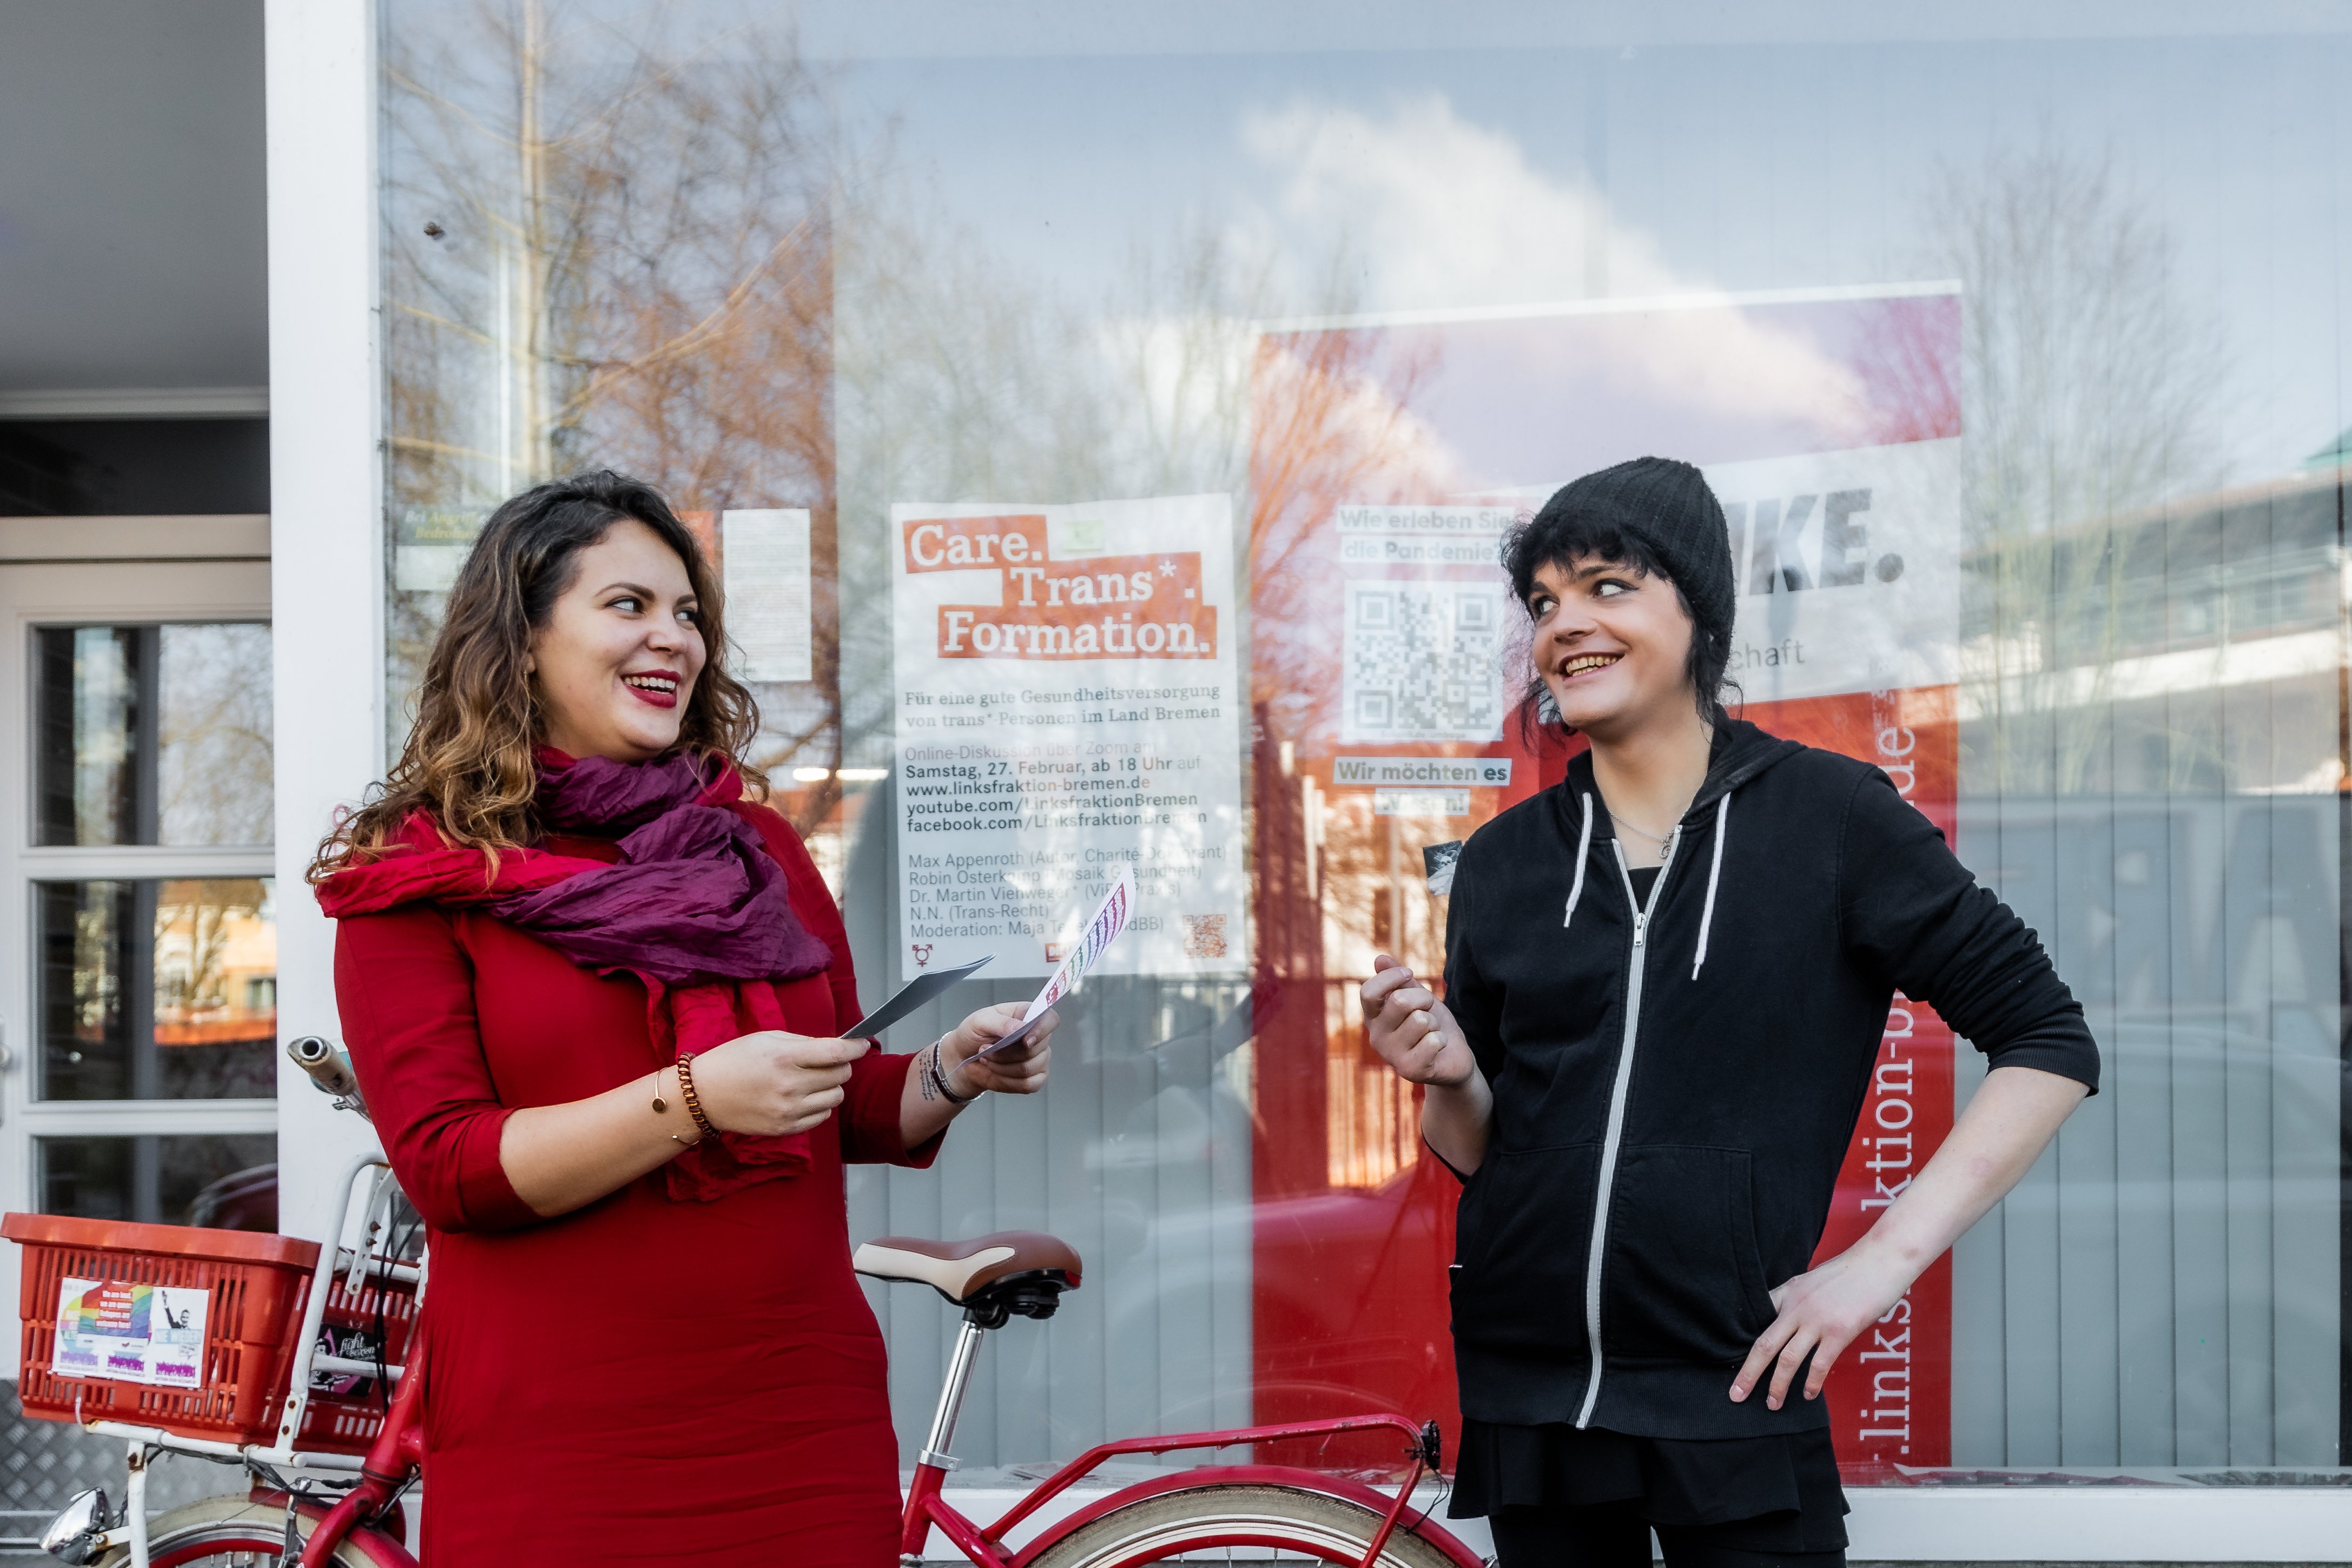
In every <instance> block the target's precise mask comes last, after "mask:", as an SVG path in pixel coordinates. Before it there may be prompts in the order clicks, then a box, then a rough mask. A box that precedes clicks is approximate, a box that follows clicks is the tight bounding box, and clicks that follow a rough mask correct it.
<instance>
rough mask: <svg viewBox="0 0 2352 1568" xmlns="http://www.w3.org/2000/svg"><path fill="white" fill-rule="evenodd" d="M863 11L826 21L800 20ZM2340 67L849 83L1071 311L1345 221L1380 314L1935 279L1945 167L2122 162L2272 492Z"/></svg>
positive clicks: (2104, 51)
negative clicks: (1931, 208)
mask: <svg viewBox="0 0 2352 1568" xmlns="http://www.w3.org/2000/svg"><path fill="white" fill-rule="evenodd" d="M917 9H918V8H908V9H905V10H903V11H898V12H894V13H892V14H894V15H900V16H914V15H916V14H917ZM2174 9H2175V10H2178V9H2179V8H2174ZM921 14H922V15H924V16H929V12H927V11H926V12H922V13H921ZM997 15H998V16H1001V15H1002V14H1001V13H1000V14H997ZM1036 15H1038V16H1043V15H1045V13H1043V12H1039V13H1036ZM2189 15H2191V16H2193V15H2195V13H2193V12H2192V13H2189ZM2210 16H2212V17H2213V18H2215V19H2216V20H2217V21H2218V20H2219V19H2220V18H2221V16H2223V13H2222V11H2221V9H2220V8H2218V7H2217V8H2213V9H2212V10H2211V12H2210ZM2158 20H2160V21H2163V22H2165V23H2166V25H2168V26H2179V25H2180V17H2179V16H2176V15H2174V12H2173V11H2164V12H2161V13H2158ZM1486 21H1487V24H1488V25H1487V26H1486V31H1487V33H1488V34H1489V36H1492V35H1493V34H1495V33H1496V31H1497V30H1500V31H1504V32H1507V31H1508V30H1509V28H1508V26H1507V24H1503V23H1496V21H1495V19H1494V14H1493V13H1487V14H1486ZM1035 25H1037V26H1041V27H1042V26H1043V24H1042V23H1040V24H1035ZM847 26H849V25H848V24H845V23H842V22H841V21H840V19H839V17H838V16H837V15H836V14H835V13H831V12H828V11H827V10H825V9H824V8H819V10H818V11H816V12H815V13H814V14H813V15H812V18H811V20H810V23H809V25H808V36H809V37H810V38H811V40H812V43H813V45H814V47H825V46H826V45H827V43H828V42H839V41H841V40H842V39H844V38H845V37H848V36H849V34H848V32H845V27H847ZM878 26H881V23H880V22H878V21H868V22H865V23H860V24H856V26H855V29H853V30H863V31H866V33H867V36H868V37H872V36H875V35H874V34H873V33H872V31H871V29H874V28H877V27H878ZM1011 26H1016V27H1017V26H1019V24H1018V23H1014V24H1011ZM1300 30H1301V31H1306V30H1307V29H1306V28H1301V29H1300ZM1321 31H1322V36H1321V37H1316V38H1314V39H1313V40H1311V41H1314V42H1318V43H1321V42H1326V41H1328V40H1329V39H1331V38H1336V37H1341V36H1343V29H1341V28H1340V27H1339V26H1337V25H1336V24H1335V25H1334V26H1330V27H1329V28H1328V29H1322V30H1321ZM953 42H954V40H953V39H952V38H950V46H952V44H953ZM967 42H971V43H976V40H967ZM1176 42H1177V43H1178V44H1181V39H1179V40H1176ZM1294 42H1295V40H1294ZM989 44H990V47H996V48H1002V49H1005V50H1008V51H1012V50H1017V49H1019V48H1020V47H1024V46H1022V45H1021V44H1020V42H1019V41H1018V39H1017V37H1005V36H1004V34H1003V31H1002V30H1001V29H1000V30H998V31H997V32H996V33H995V35H994V36H993V37H992V39H991V40H990V41H989ZM1049 47H1051V46H1049ZM2347 64H2352V60H2347V45H2346V41H2345V39H2344V38H2343V37H2341V36H2335V37H2330V36H2319V37H2281V38H2264V37H2225V38H2210V37H2172V38H2164V39H2156V40H2125V41H2120V42H2107V41H2098V40H2082V39H2075V40H2061V41H2043V42H2013V43H1982V42H1960V43H1949V44H1922V43H1900V44H1858V45H1837V44H1805V45H1801V46H1750V47H1687V46H1686V47H1660V48H1646V47H1645V48H1640V49H1633V50H1615V49H1610V50H1599V51H1595V50H1591V49H1567V48H1548V47H1535V48H1510V47H1497V48H1492V49H1482V50H1441V49H1428V50H1417V51H1402V50H1401V51H1391V52H1382V53H1358V54H1335V53H1266V54H1223V55H1202V54H1195V55H1184V54H1149V55H1135V56H1127V57H1105V56H1097V57H1067V56H1057V57H1045V58H1037V57H1003V56H996V57H984V58H962V59H905V58H901V59H888V60H881V61H875V62H871V63H868V64H866V65H863V66H859V67H856V68H854V69H853V70H852V71H851V72H850V74H849V76H848V78H847V81H848V84H849V88H850V99H851V101H852V103H853V105H854V106H856V107H857V108H859V109H863V110H876V111H881V112H884V113H887V115H889V116H891V117H893V118H894V119H895V122H896V134H895V145H896V149H897V153H898V162H899V165H900V168H901V169H902V171H903V172H907V173H908V174H911V175H914V176H916V177H917V178H919V179H920V180H922V181H924V182H925V183H926V184H927V187H928V191H927V199H929V198H934V197H935V198H936V200H937V201H938V202H939V203H940V204H941V206H942V215H943V216H944V217H946V218H948V219H950V220H951V221H954V222H957V223H960V224H961V225H966V226H967V227H968V229H969V231H970V232H971V234H972V235H974V236H976V237H977V238H979V239H981V240H982V241H983V242H984V243H985V245H986V246H987V247H988V248H989V249H990V250H991V251H992V252H993V253H995V254H996V255H998V256H1002V257H1003V258H1004V259H1006V260H1008V261H1010V262H1012V263H1013V264H1014V265H1015V266H1016V267H1020V268H1022V269H1024V270H1026V271H1028V272H1030V273H1032V274H1034V275H1035V276H1037V277H1042V278H1045V279H1047V280H1050V281H1051V282H1052V283H1054V284H1055V285H1056V286H1058V291H1060V292H1062V293H1063V294H1064V296H1065V297H1066V298H1074V299H1081V300H1083V299H1090V298H1108V296H1110V295H1111V294H1112V293H1113V292H1114V291H1115V290H1116V289H1117V288H1118V286H1119V284H1120V283H1121V282H1122V281H1123V280H1124V279H1125V277H1127V276H1128V272H1129V267H1130V265H1131V258H1132V256H1134V255H1135V253H1136V251H1137V248H1138V247H1139V246H1146V245H1154V244H1158V245H1161V246H1166V245H1167V244H1168V242H1169V241H1170V240H1171V238H1172V237H1173V236H1174V235H1177V234H1179V233H1181V232H1182V231H1184V230H1186V229H1188V228H1191V229H1195V230H1198V229H1203V228H1205V229H1207V230H1209V231H1211V232H1215V233H1220V234H1223V235H1225V236H1226V237H1227V238H1228V239H1229V240H1231V241H1233V242H1234V244H1235V246H1237V247H1238V248H1239V249H1240V250H1242V251H1243V252H1244V253H1247V252H1249V251H1251V250H1253V249H1255V250H1257V251H1259V252H1261V253H1265V252H1270V253H1271V254H1272V255H1273V256H1274V257H1275V263H1276V266H1275V273H1276V278H1277V279H1278V280H1282V281H1286V282H1287V283H1288V285H1289V286H1290V295H1291V300H1292V302H1293V308H1297V303H1296V302H1297V301H1299V300H1301V299H1303V298H1306V297H1307V295H1308V293H1309V290H1310V288H1311V285H1312V283H1313V281H1314V280H1315V278H1316V277H1317V272H1318V267H1321V266H1323V265H1325V264H1326V263H1327V262H1328V257H1329V256H1330V254H1331V252H1332V249H1333V247H1334V246H1335V245H1336V244H1337V243H1338V242H1339V240H1340V239H1341V238H1342V236H1343V234H1344V235H1345V237H1346V238H1347V239H1348V240H1349V243H1350V244H1351V245H1352V246H1353V248H1354V250H1355V252H1356V254H1357V258H1358V260H1359V261H1360V264H1361V265H1360V267H1359V268H1357V269H1356V270H1355V271H1354V272H1353V274H1352V276H1351V281H1352V282H1353V283H1354V284H1355V285H1356V286H1357V287H1358V288H1359V289H1360V296H1359V302H1360V303H1361V304H1363V305H1364V306H1367V307H1370V308H1449V307H1459V306H1465V305H1474V306H1475V305H1494V304H1503V303H1512V302H1527V301H1531V300H1539V299H1559V298H1577V297H1580V296H1581V295H1583V294H1584V293H1586V291H1587V281H1588V278H1591V279H1592V280H1594V281H1599V280H1600V278H1601V276H1602V275H1603V274H1605V275H1606V277H1607V284H1606V287H1608V289H1609V291H1610V292H1612V293H1616V294H1620V295H1622V294H1625V293H1628V292H1657V291H1664V287H1675V288H1692V287H1721V288H1729V289H1736V290H1743V291H1744V290H1752V289H1767V288H1789V287H1820V286H1825V285H1853V284H1879V283H1885V282H1890V281H1897V280H1909V279H1918V278H1922V277H1934V276H1937V275H1938V273H1939V272H1940V271H1942V270H1948V269H1943V268H1938V267H1937V266H1936V265H1935V263H1934V261H1933V258H1932V256H1930V255H1929V254H1928V252H1927V245H1926V240H1927V224H1928V221H1929V219H1930V217H1931V214H1930V213H1929V212H1928V210H1927V209H1928V204H1929V193H1930V191H1931V190H1932V188H1933V186H1934V183H1935V180H1936V178H1937V172H1938V170H1939V169H1940V168H1942V167H1944V166H1945V165H1947V164H1948V165H1952V166H1956V167H1958V168H1960V169H1962V170H1967V169H1970V168H1975V167H1979V166H1980V164H1981V161H1982V159H1983V157H1984V155H1985V153H1986V152H1988V151H1989V150H1991V149H1995V148H2010V149H2017V148H2024V149H2031V148H2033V147H2036V146H2039V145H2042V144H2043V143H2044V142H2045V141H2046V143H2047V144H2048V145H2050V146H2052V147H2053V148H2056V149H2059V150H2062V151H2064V152H2068V153H2070V154H2071V155H2073V156H2074V157H2076V158H2078V159H2082V160H2086V161H2095V160H2096V159H2098V158H2099V157H2101V156H2102V155H2111V156H2112V159H2113V167H2114V170H2115V172H2116V174H2117V175H2118V176H2119V177H2120V180H2121V183H2123V185H2124V186H2125V188H2126V189H2127V190H2129V191H2132V192H2134V193H2137V195H2139V196H2140V197H2141V198H2142V199H2143V200H2144V202H2145V204H2146V210H2147V212H2148V213H2149V214H2151V215H2153V216H2155V217H2157V218H2158V219H2159V220H2160V221H2161V222H2162V223H2163V224H2164V225H2166V226H2167V227H2168V229H2169V231H2170V233H2171V234H2172V235H2173V236H2174V237H2175V238H2176V240H2177V241H2178V243H2179V263H2180V276H2181V277H2182V278H2183V280H2184V282H2185V284H2186V285H2187V286H2188V287H2189V289H2190V290H2192V291H2193V292H2195V293H2197V294H2198V295H2200V296H2201V297H2202V298H2205V299H2206V300H2207V301H2209V302H2210V304H2211V306H2212V307H2213V308H2215V309H2216V310H2217V312H2218V314H2219V315H2220V317H2221V321H2222V325H2223V326H2224V328H2225V329H2226V331H2227V333H2228V335H2229V338H2230V340H2231V347H2232V350H2234V361H2235V385H2234V386H2233V387H2232V388H2231V391H2230V395H2229V397H2228V399H2227V404H2228V406H2227V407H2226V408H2225V409H2223V410H2222V412H2221V423H2222V424H2223V427H2224V429H2225V431H2226V433H2227V435H2228V437H2229V439H2230V440H2231V444H2232V450H2233V452H2234V454H2235V456H2236V462H2237V465H2238V469H2239V472H2240V474H2241V476H2252V475H2256V474H2260V473H2265V472H2271V471H2274V470H2276V469H2278V468H2281V467H2284V466H2291V465H2293V464H2294V463H2295V462H2297V461H2299V460H2300V459H2301V458H2302V457H2303V456H2305V455H2307V454H2309V453H2310V452H2312V451H2314V450H2315V449H2316V448H2318V447H2320V446H2321V445H2323V444H2326V442H2327V441H2328V440H2329V438H2331V437H2332V436H2333V435H2334V434H2336V431H2338V430H2339V429H2341V428H2342V427H2343V426H2344V424H2345V423H2347V414H2346V412H2345V407H2344V399H2343V397H2342V394H2341V389H2340V386H2339V379H2338V374H2337V370H2336V366H2337V363H2338V361H2339V360H2340V359H2341V357H2342V350H2343V349H2344V348H2345V346H2346V344H2345V339H2346V337H2347V333H2346V331H2345V329H2344V324H2343V321H2342V319H2341V317H2340V312H2339V311H2338V308H2337V300H2336V295H2337V286H2336V279H2337V276H2338V274H2339V272H2340V271H2341V263H2340V261H2339V259H2338V256H2339V252H2338V250H2337V242H2336V215H2335V214H2336V207H2337V205H2338V193H2339V191H2340V189H2341V185H2342V181H2343V179H2344V176H2343V175H2341V174H2339V172H2338V169H2339V168H2340V167H2341V166H2342V165H2343V164H2344V163H2345V162H2346V159H2345V156H2344V154H2345V152H2346V151H2347V142H2352V134H2347V116H2346V114H2345V111H2344V110H2343V109H2342V108H2341V107H2340V106H2339V102H2338V99H2339V96H2340V95H2339V94H2338V93H2337V90H2336V85H2337V84H2338V83H2339V82H2340V81H2341V79H2342V78H2343V76H2344V71H2345V68H2346V66H2347ZM1588 181H1590V182H1591V184H1590V185H1588V184H1587V182H1588ZM1595 188H1597V189H1598V190H1600V191H1601V192H1604V193H1605V200H1604V201H1603V202H1601V203H1600V204H1595V203H1594V201H1593V200H1592V198H1591V194H1590V192H1591V191H1592V190H1593V189H1595ZM1596 217H1597V219H1598V221H1601V222H1603V223H1605V224H1606V225H1607V227H1606V231H1605V232H1606V235H1607V240H1608V243H1607V244H1606V245H1605V246H1598V245H1596V244H1595V243H1594V241H1593V237H1592V229H1591V225H1592V224H1593V223H1594V222H1595V221H1596ZM1662 286H1663V287H1662Z"/></svg>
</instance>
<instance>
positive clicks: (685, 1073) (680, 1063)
mask: <svg viewBox="0 0 2352 1568" xmlns="http://www.w3.org/2000/svg"><path fill="white" fill-rule="evenodd" d="M677 1092H678V1095H679V1097H680V1098H682V1099H684V1100H685V1102H686V1113H687V1114H688V1115H689V1116H691V1117H693V1118H694V1124H695V1126H696V1127H697V1128H698V1129H699V1130H700V1131H701V1133H702V1135H703V1136H704V1137H706V1138H708V1137H713V1136H715V1135H717V1134H718V1132H719V1129H718V1128H716V1127H714V1126H712V1125H711V1124H710V1118H709V1117H708V1116H706V1115H704V1114H703V1113H702V1101H701V1100H700V1098H699V1097H698V1096H697V1095H696V1094H695V1092H694V1058H693V1057H692V1056H691V1055H690V1054H688V1052H686V1051H679V1052H678V1053H677Z"/></svg>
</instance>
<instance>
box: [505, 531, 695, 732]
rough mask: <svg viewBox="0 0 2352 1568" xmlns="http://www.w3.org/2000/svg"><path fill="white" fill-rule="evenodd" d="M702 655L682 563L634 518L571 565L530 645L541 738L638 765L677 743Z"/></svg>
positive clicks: (691, 591)
mask: <svg viewBox="0 0 2352 1568" xmlns="http://www.w3.org/2000/svg"><path fill="white" fill-rule="evenodd" d="M707 657H708V652H707V650H706V649H705V647H704V645H703V641H702V622H701V614H700V606H699V604H698V602H697V601H696V599H695V596H694V585H693V583H692V582H691V581H689V580H688V578H687V575H686V562H684V561H682V560H680V559H678V556H677V551H676V550H673V549H670V548H669V546H668V545H667V544H665V543H663V542H662V538H661V536H660V535H659V534H656V533H655V532H654V531H653V529H651V528H647V527H646V525H645V524H643V523H641V522H638V521H637V520H636V519H635V518H634V517H628V518H624V519H622V520H621V521H619V522H617V523H614V525H613V526H612V527H611V528H608V529H607V530H605V533H604V538H601V539H599V540H597V541H596V542H595V543H594V544H593V545H590V546H589V547H588V548H587V549H583V550H582V551H581V552H580V553H579V555H578V556H577V557H576V558H575V559H573V562H572V581H571V584H570V585H569V586H568V587H566V588H565V589H564V591H563V592H562V595H561V596H559V597H558V598H557V600H556V601H555V604H554V607H553V608H552V609H551V611H550V612H548V617H547V624H546V625H544V626H542V627H541V628H540V629H539V630H538V631H537V632H533V633H532V635H531V640H530V668H531V679H532V680H533V681H534V682H535V683H536V684H537V685H538V688H539V705H540V712H541V716H542V718H543V719H544V721H545V733H544V734H543V735H542V736H541V739H543V740H544V741H545V742H546V743H547V744H548V745H550V746H551V747H555V748H556V749H557V750H559V751H563V752H568V753H570V754H571V755H572V756H573V757H604V758H611V759H612V760H613V761H615V762H643V761H646V760H647V759H649V758H655V757H658V756H660V755H661V754H662V753H663V752H665V751H667V750H668V749H669V748H670V747H673V746H676V745H677V736H678V727H679V726H680V724H682V723H683V722H684V720H685V717H686V705H687V700H688V698H689V697H691V696H692V695H694V683H695V681H696V679H697V678H698V676H700V675H701V674H702V666H703V664H704V662H705V660H706V659H707Z"/></svg>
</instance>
